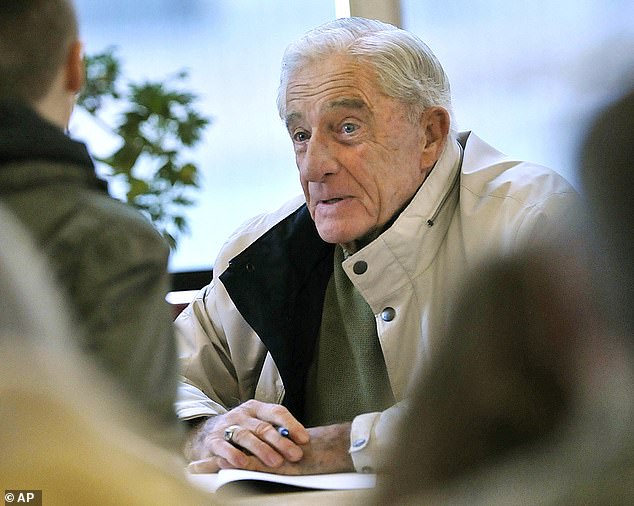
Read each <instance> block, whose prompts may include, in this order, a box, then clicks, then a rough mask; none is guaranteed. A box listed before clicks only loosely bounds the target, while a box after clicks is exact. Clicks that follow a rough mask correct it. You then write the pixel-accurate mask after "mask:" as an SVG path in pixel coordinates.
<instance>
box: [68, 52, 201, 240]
mask: <svg viewBox="0 0 634 506" xmlns="http://www.w3.org/2000/svg"><path fill="white" fill-rule="evenodd" d="M85 64H86V84H85V86H84V89H83V91H82V93H81V94H80V96H79V97H78V100H77V105H78V107H80V108H82V109H83V110H84V111H86V112H87V113H88V114H89V115H90V117H91V118H92V119H93V120H94V121H95V122H96V123H97V124H99V125H100V126H102V127H103V128H106V129H107V130H108V131H109V132H110V133H112V134H114V135H116V136H118V137H119V138H120V143H119V147H118V148H117V149H115V150H114V151H113V152H112V153H111V154H109V155H108V156H103V157H95V161H96V163H97V164H98V165H100V169H101V171H100V172H101V173H102V174H103V175H104V176H105V178H106V179H108V180H110V181H116V182H117V183H118V184H119V185H123V187H124V188H125V189H126V190H125V200H126V201H127V202H128V203H129V204H131V205H132V206H134V207H136V208H137V209H139V210H140V211H141V212H142V213H144V214H145V215H146V216H147V217H148V218H149V219H150V220H151V221H152V223H153V224H154V225H155V226H156V228H157V229H158V230H159V231H160V232H161V233H162V234H163V236H164V237H165V238H166V239H167V241H168V242H169V243H170V245H171V246H172V247H173V248H175V247H176V245H177V242H178V238H179V236H180V235H181V234H183V233H186V232H187V231H188V224H187V218H186V216H185V214H184V211H185V209H186V208H187V207H189V206H191V205H193V204H194V199H193V196H194V194H195V192H196V190H197V189H198V188H199V184H200V181H199V180H200V176H199V170H198V167H197V165H196V164H195V163H193V162H192V161H189V160H187V159H186V157H185V155H184V154H183V153H187V152H188V150H189V149H190V148H192V147H194V146H195V145H196V144H198V143H199V142H200V140H201V136H202V133H203V131H204V129H205V128H206V127H207V125H208V124H209V123H210V119H209V118H206V117H204V116H203V115H201V114H200V113H199V112H198V111H197V110H196V109H195V107H194V105H195V102H196V101H197V99H198V97H197V96H196V95H195V94H194V93H192V92H190V91H186V90H184V86H183V83H184V82H185V80H186V78H187V72H186V71H179V72H177V73H176V74H174V75H173V76H168V77H166V78H165V79H164V80H162V81H144V82H141V83H135V82H131V81H125V82H124V79H123V78H122V76H121V63H120V61H119V59H118V57H117V56H116V55H115V49H114V48H113V47H110V48H108V49H106V50H105V51H103V52H101V53H98V54H94V55H89V56H86V57H85ZM113 112H114V114H113ZM106 117H107V118H108V120H106V119H104V118H106ZM112 118H115V119H114V121H113V119H112Z"/></svg>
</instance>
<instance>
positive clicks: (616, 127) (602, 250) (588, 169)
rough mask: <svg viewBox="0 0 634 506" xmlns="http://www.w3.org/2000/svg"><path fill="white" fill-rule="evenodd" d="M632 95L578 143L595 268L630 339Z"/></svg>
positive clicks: (633, 287) (633, 284)
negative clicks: (592, 237)
mask: <svg viewBox="0 0 634 506" xmlns="http://www.w3.org/2000/svg"><path fill="white" fill-rule="evenodd" d="M632 160H634V89H632V90H630V91H629V93H627V94H626V95H625V96H623V97H621V98H620V99H619V100H617V101H615V102H614V103H612V104H611V105H609V106H608V107H607V108H605V109H604V110H602V111H601V113H599V114H598V115H597V116H596V118H595V119H594V121H593V122H592V124H591V127H590V128H589V130H588V132H587V133H586V136H585V138H584V142H583V148H582V151H581V159H580V173H581V180H582V183H583V186H584V192H585V195H586V199H587V201H588V204H589V208H590V214H591V221H592V227H593V236H595V237H597V242H596V248H597V251H596V263H595V268H596V269H597V271H598V275H599V277H600V278H601V279H600V282H602V283H604V285H605V288H606V293H605V296H606V298H607V300H608V304H607V305H606V306H607V309H608V311H609V312H610V314H611V315H612V317H613V322H614V323H615V324H616V326H617V327H618V328H619V331H620V332H622V333H623V334H625V335H629V336H632V335H634V232H633V229H634V198H632V196H631V195H630V190H631V189H632V188H634V170H633V169H632Z"/></svg>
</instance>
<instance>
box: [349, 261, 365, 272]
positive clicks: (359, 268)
mask: <svg viewBox="0 0 634 506" xmlns="http://www.w3.org/2000/svg"><path fill="white" fill-rule="evenodd" d="M367 270H368V264H367V262H364V261H363V260H359V261H358V262H357V263H355V264H354V265H353V266H352V272H354V273H355V274H363V273H364V272H365V271H367Z"/></svg>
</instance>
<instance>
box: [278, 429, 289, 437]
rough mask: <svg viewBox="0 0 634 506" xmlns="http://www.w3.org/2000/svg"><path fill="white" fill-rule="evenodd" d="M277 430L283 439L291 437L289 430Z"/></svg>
mask: <svg viewBox="0 0 634 506" xmlns="http://www.w3.org/2000/svg"><path fill="white" fill-rule="evenodd" d="M276 430H277V432H278V433H279V435H280V436H282V437H289V436H290V432H288V429H287V428H286V427H276Z"/></svg>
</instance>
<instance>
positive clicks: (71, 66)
mask: <svg viewBox="0 0 634 506" xmlns="http://www.w3.org/2000/svg"><path fill="white" fill-rule="evenodd" d="M82 49H83V48H82V43H81V42H80V41H78V40H76V41H74V42H73V43H72V44H71V45H70V48H69V50H68V56H67V60H66V90H67V91H69V92H71V93H78V92H79V91H81V89H82V87H83V86H84V79H85V73H84V55H83V51H82Z"/></svg>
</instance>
